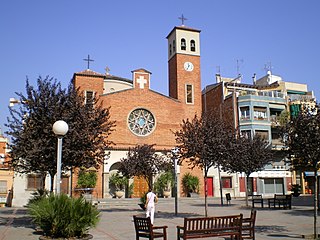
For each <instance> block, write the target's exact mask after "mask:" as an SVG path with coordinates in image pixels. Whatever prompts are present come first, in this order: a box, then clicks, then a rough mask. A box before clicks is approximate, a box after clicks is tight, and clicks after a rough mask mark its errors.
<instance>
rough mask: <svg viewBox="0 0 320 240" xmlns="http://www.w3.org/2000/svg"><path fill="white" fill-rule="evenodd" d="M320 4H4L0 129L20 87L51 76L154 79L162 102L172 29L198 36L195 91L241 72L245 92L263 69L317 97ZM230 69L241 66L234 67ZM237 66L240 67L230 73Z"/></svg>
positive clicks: (61, 0)
mask: <svg viewBox="0 0 320 240" xmlns="http://www.w3.org/2000/svg"><path fill="white" fill-rule="evenodd" d="M319 10H320V1H318V0H308V1H301V0H300V1H298V0H268V1H262V0H260V1H259V0H219V1H218V0H201V1H190V0H184V1H182V0H161V1H150V0H141V1H140V0H135V1H131V0H126V1H124V0H118V1H109V0H91V1H89V0H87V1H85V0H68V1H65V0H55V1H44V0H29V1H23V0H20V1H18V0H4V1H2V3H1V10H0V29H1V38H0V39H1V44H0V53H1V57H0V76H1V85H0V86H1V93H0V127H1V128H2V130H3V131H4V130H5V127H4V123H5V122H6V121H7V120H6V119H7V116H8V115H9V114H8V103H9V98H10V97H15V96H16V95H15V92H24V89H25V80H26V77H28V78H29V80H30V82H31V83H32V84H35V82H36V79H37V78H38V76H40V75H41V76H43V77H45V76H47V75H49V76H51V77H54V78H56V79H57V80H58V81H60V82H61V83H62V85H63V86H64V87H66V86H67V85H68V84H69V82H70V79H71V78H72V75H73V73H74V72H79V71H82V70H85V69H86V68H87V65H86V62H84V61H83V59H84V58H86V57H87V55H88V54H90V56H91V58H92V59H94V62H93V63H91V65H90V68H91V69H92V70H94V71H97V72H101V73H104V69H105V67H106V66H108V67H109V68H110V73H111V74H113V75H116V76H120V77H125V78H130V79H131V71H132V70H134V69H137V68H145V69H147V70H149V71H151V72H152V78H151V88H152V89H153V90H155V91H158V92H160V93H163V94H166V95H167V92H168V90H167V89H168V71H167V41H166V36H167V34H168V33H169V32H170V31H171V30H172V28H173V27H174V26H179V25H181V21H180V20H179V19H178V17H180V16H181V14H183V15H184V16H185V17H186V18H187V19H188V20H187V21H186V22H185V25H186V26H188V27H193V28H196V29H200V30H201V68H202V73H201V74H202V86H203V87H204V86H205V85H208V84H211V83H214V82H215V79H214V76H215V74H216V73H217V69H220V73H221V74H222V75H223V76H227V77H235V76H236V75H237V74H238V70H239V72H240V73H241V74H242V75H243V76H244V82H245V83H251V81H252V80H251V79H252V76H253V74H254V73H256V74H257V77H261V76H263V75H264V74H265V70H264V67H265V65H266V64H267V65H270V63H271V66H272V72H273V74H276V75H280V76H281V77H282V78H283V79H284V80H285V81H291V82H300V83H307V84H308V85H309V90H313V91H314V92H315V94H316V96H318V97H319V96H320V84H319V82H320V74H318V73H317V70H318V69H319V63H320V61H319V57H320V31H319V26H320V14H319ZM237 62H238V63H239V64H238V65H237ZM237 66H238V67H237Z"/></svg>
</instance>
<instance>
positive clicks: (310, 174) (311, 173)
mask: <svg viewBox="0 0 320 240" xmlns="http://www.w3.org/2000/svg"><path fill="white" fill-rule="evenodd" d="M304 175H305V176H306V177H313V176H314V172H304ZM318 176H319V177H320V172H318Z"/></svg>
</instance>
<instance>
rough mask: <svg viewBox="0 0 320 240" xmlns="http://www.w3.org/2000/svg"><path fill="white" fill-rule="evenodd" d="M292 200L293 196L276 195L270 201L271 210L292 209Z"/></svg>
mask: <svg viewBox="0 0 320 240" xmlns="http://www.w3.org/2000/svg"><path fill="white" fill-rule="evenodd" d="M291 199H292V196H291V194H286V195H283V194H275V195H274V197H273V198H269V199H268V206H269V208H270V207H271V206H272V207H274V208H276V207H278V208H281V207H283V209H291Z"/></svg>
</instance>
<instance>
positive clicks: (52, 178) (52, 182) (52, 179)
mask: <svg viewBox="0 0 320 240" xmlns="http://www.w3.org/2000/svg"><path fill="white" fill-rule="evenodd" d="M50 181H51V186H50V192H52V193H53V184H54V176H52V175H51V174H50Z"/></svg>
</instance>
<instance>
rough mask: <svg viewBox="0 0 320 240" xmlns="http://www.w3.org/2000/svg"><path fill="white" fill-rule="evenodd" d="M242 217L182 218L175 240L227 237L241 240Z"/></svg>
mask: <svg viewBox="0 0 320 240" xmlns="http://www.w3.org/2000/svg"><path fill="white" fill-rule="evenodd" d="M242 219H243V215H242V214H240V215H232V216H219V217H201V218H184V225H183V226H177V239H178V240H179V239H192V238H209V237H222V236H229V237H231V239H234V237H236V238H237V239H242V237H241V234H242Z"/></svg>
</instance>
